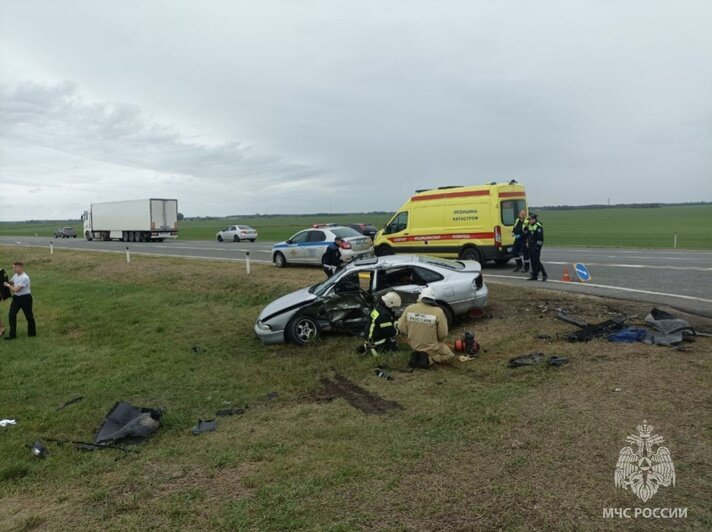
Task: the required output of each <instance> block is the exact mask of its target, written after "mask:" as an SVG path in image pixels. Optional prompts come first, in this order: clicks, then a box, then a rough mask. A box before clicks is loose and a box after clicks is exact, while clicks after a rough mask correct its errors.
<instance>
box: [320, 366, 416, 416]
mask: <svg viewBox="0 0 712 532" xmlns="http://www.w3.org/2000/svg"><path fill="white" fill-rule="evenodd" d="M321 383H322V384H323V385H324V387H323V388H322V389H321V390H319V391H318V392H317V394H316V396H315V399H316V400H317V401H331V400H333V399H335V398H336V397H341V398H342V399H346V401H348V403H349V404H350V405H351V406H353V407H354V408H358V409H359V410H361V412H364V413H366V414H385V413H387V412H389V411H390V410H403V407H402V406H401V405H400V404H398V403H397V402H395V401H388V400H386V399H383V398H382V397H379V396H378V395H376V394H374V393H371V392H369V391H368V390H366V389H364V388H361V387H360V386H359V385H357V384H354V383H353V382H351V381H350V380H349V379H347V378H346V377H344V376H343V375H338V374H337V375H335V376H334V380H330V379H328V378H326V377H323V378H322V379H321Z"/></svg>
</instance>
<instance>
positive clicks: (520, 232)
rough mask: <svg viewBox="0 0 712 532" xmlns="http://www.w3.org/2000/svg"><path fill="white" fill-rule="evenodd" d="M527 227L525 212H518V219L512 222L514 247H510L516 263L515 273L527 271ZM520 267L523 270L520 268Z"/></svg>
mask: <svg viewBox="0 0 712 532" xmlns="http://www.w3.org/2000/svg"><path fill="white" fill-rule="evenodd" d="M528 225H529V222H528V221H527V211H525V210H521V211H519V218H517V220H516V221H515V222H514V227H513V228H512V234H513V235H514V246H513V247H512V255H513V256H514V260H515V262H516V263H517V267H516V268H514V271H515V272H518V271H519V270H522V271H523V272H524V273H527V272H528V271H529V246H527V236H528V235H527V233H526V229H525V228H526V227H527V226H528ZM522 266H523V267H524V268H522Z"/></svg>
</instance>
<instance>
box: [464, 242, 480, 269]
mask: <svg viewBox="0 0 712 532" xmlns="http://www.w3.org/2000/svg"><path fill="white" fill-rule="evenodd" d="M460 258H461V259H462V260H476V261H477V262H479V263H480V265H482V252H481V251H480V250H479V249H477V248H476V247H475V246H467V247H466V248H463V249H462V250H461V251H460Z"/></svg>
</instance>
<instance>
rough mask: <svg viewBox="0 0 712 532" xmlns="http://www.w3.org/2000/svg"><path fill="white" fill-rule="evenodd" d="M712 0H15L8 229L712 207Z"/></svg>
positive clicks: (4, 77) (5, 18) (4, 149)
mask: <svg viewBox="0 0 712 532" xmlns="http://www.w3.org/2000/svg"><path fill="white" fill-rule="evenodd" d="M710 28H712V2H710V1H706V0H703V1H697V2H695V1H677V2H676V1H672V0H668V1H664V2H655V1H647V0H646V1H643V0H640V1H628V2H626V1H613V0H611V1H604V0H594V1H590V2H583V1H580V2H579V1H560V2H545V1H538V2H529V1H520V2H513V1H509V2H508V1H482V2H478V1H463V2H458V1H447V0H437V1H429V2H421V1H416V0H406V1H384V0H379V1H374V2H369V1H365V0H355V1H338V0H327V1H298V0H289V1H287V0H285V1H268V0H254V1H232V0H231V1H216V0H212V1H211V0H201V1H198V0H194V1H177V0H171V1H165V2H162V1H148V0H146V1H138V0H137V1H131V0H120V1H107V0H102V1H89V0H87V1H70V0H48V1H37V0H0V220H27V219H61V218H78V217H79V215H80V213H81V212H82V211H83V210H85V209H86V208H88V206H89V204H90V203H92V202H98V201H110V200H114V199H134V198H144V197H166V198H178V201H179V203H178V205H179V210H180V211H181V212H183V213H184V214H185V215H186V216H204V215H229V214H253V213H306V212H317V211H327V212H354V211H372V210H386V211H394V210H395V209H397V208H398V207H399V206H400V204H401V203H402V202H403V201H404V200H405V199H406V198H407V197H408V196H409V195H410V194H411V192H412V191H413V190H415V189H417V188H427V187H436V186H443V185H464V184H481V183H486V182H489V181H506V180H509V179H512V178H514V179H517V180H518V181H519V182H521V183H523V184H524V185H525V186H526V187H527V191H528V196H529V201H530V203H531V204H534V205H557V204H573V205H576V204H578V205H581V204H590V203H606V202H607V201H608V200H609V198H610V202H611V203H631V202H683V201H712V30H711V29H710Z"/></svg>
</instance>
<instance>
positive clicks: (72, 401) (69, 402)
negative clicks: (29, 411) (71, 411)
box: [55, 395, 84, 412]
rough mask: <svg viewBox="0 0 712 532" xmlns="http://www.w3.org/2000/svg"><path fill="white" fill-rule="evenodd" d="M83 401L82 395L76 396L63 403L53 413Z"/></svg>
mask: <svg viewBox="0 0 712 532" xmlns="http://www.w3.org/2000/svg"><path fill="white" fill-rule="evenodd" d="M83 399H84V396H83V395H78V396H77V397H74V398H73V399H70V400H69V401H67V402H66V403H64V404H63V405H61V406H58V407H57V409H56V410H55V412H59V411H60V410H64V409H65V408H67V407H68V406H70V405H73V404H75V403H78V402H79V401H81V400H83Z"/></svg>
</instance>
